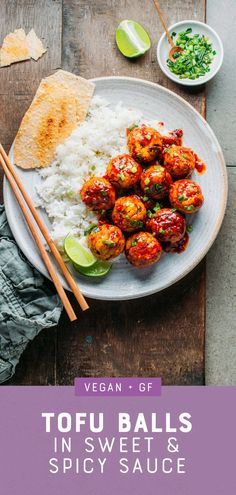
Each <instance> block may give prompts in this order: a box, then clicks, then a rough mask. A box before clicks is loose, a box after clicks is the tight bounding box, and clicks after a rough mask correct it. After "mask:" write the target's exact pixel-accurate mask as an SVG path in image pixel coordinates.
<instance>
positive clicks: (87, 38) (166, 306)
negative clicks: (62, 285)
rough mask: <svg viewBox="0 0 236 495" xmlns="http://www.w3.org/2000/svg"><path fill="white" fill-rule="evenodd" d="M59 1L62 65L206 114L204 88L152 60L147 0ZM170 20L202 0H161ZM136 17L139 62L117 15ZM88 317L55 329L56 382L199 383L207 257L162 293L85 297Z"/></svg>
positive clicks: (155, 28) (199, 11) (190, 12)
mask: <svg viewBox="0 0 236 495" xmlns="http://www.w3.org/2000/svg"><path fill="white" fill-rule="evenodd" d="M143 6H144V2H143V1H142V0H138V1H135V2H130V1H124V0H121V1H119V2H116V1H109V2H108V1H104V0H96V2H92V1H90V2H88V1H85V0H80V1H76V0H65V1H64V2H63V36H62V63H63V68H65V69H67V70H71V71H73V72H75V73H77V74H80V75H82V76H84V77H87V78H90V77H96V76H106V75H119V76H122V75H124V76H133V77H139V78H141V79H148V80H151V81H154V82H157V83H159V84H162V85H164V86H166V87H168V88H170V89H172V90H174V91H176V92H177V93H178V94H180V95H181V96H182V97H184V98H185V99H186V100H188V101H189V102H190V103H191V104H192V105H194V106H195V108H196V109H197V110H199V111H200V112H201V113H202V114H203V115H204V114H205V93H204V89H203V88H200V90H199V89H198V90H197V92H196V90H195V91H192V92H189V91H186V90H185V89H183V88H182V87H180V86H177V85H175V84H174V83H173V82H171V81H169V80H168V79H167V78H166V77H165V76H164V75H163V74H162V73H161V71H160V69H159V67H158V64H157V62H156V44H157V40H158V38H159V36H160V35H161V33H162V28H161V26H160V23H159V21H158V18H157V14H156V12H155V10H154V7H153V4H152V1H150V2H145V8H143ZM161 6H162V8H163V12H164V15H165V17H166V19H167V23H168V24H170V23H173V22H176V21H178V20H181V19H186V18H195V19H199V20H204V17H205V2H204V1H203V0H199V1H197V2H195V1H187V2H182V1H181V0H177V1H167V2H164V1H163V2H162V5H161ZM124 18H127V19H135V20H137V21H139V22H140V23H141V24H142V25H143V26H144V27H145V28H146V29H147V30H148V32H149V33H150V35H151V39H152V49H151V50H150V52H148V53H147V54H146V55H145V56H144V57H142V58H141V59H138V60H137V61H129V60H127V59H125V58H124V57H123V56H122V55H121V54H120V53H119V52H118V50H117V47H116V44H115V41H114V33H115V29H116V26H117V24H118V23H119V21H120V20H122V19H124ZM89 304H90V308H91V309H90V313H89V315H88V314H87V315H81V316H80V319H79V322H78V323H76V324H74V325H73V327H70V329H69V328H68V332H66V333H65V328H66V327H68V325H67V322H66V319H65V317H63V320H62V321H61V324H60V326H59V329H58V349H57V362H58V365H57V383H58V384H67V383H73V379H74V377H75V376H106V375H108V376H157V375H158V376H161V377H162V379H163V382H164V383H166V384H202V383H203V382H204V310H205V263H204V262H203V263H202V264H201V265H200V266H199V267H197V269H196V270H195V271H194V272H193V273H192V274H191V275H190V276H189V277H187V278H186V279H185V280H184V281H182V282H181V283H180V284H179V285H178V286H175V287H172V288H171V289H170V290H167V291H165V292H164V293H163V294H156V295H154V296H151V297H148V298H144V299H141V300H136V301H129V302H124V303H122V304H120V303H112V302H106V303H103V302H97V301H90V303H89Z"/></svg>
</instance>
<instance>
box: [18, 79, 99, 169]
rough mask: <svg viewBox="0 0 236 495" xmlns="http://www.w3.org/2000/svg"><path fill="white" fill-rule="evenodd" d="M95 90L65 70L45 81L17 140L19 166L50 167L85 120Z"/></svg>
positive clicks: (87, 82)
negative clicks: (57, 151) (58, 150)
mask: <svg viewBox="0 0 236 495" xmlns="http://www.w3.org/2000/svg"><path fill="white" fill-rule="evenodd" d="M94 87H95V86H94V84H93V83H91V82H90V81H87V80H86V79H83V78H81V77H79V76H75V75H74V74H71V73H70V72H65V71H63V70H59V71H57V72H56V73H55V74H53V75H52V76H49V77H46V78H45V79H43V80H42V82H41V84H40V86H39V88H38V90H37V92H36V95H35V97H34V100H33V102H32V104H31V106H30V108H29V110H28V111H27V112H26V114H25V116H24V117H23V120H22V122H21V125H20V128H19V131H18V133H17V136H16V140H15V146H14V159H15V163H16V165H18V166H19V167H21V168H24V169H30V168H38V167H47V166H48V165H50V164H51V163H52V162H53V160H54V159H55V150H56V147H57V146H58V144H61V143H63V142H64V141H65V139H66V138H67V137H69V136H70V134H71V133H72V131H73V130H74V129H75V128H76V127H77V126H78V125H79V124H80V123H82V122H83V121H84V120H85V118H86V115H87V112H88V109H89V105H90V101H91V98H92V95H93V91H94Z"/></svg>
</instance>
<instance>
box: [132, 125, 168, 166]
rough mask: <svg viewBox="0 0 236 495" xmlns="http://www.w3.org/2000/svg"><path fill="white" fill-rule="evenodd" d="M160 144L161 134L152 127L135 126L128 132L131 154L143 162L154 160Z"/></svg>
mask: <svg viewBox="0 0 236 495" xmlns="http://www.w3.org/2000/svg"><path fill="white" fill-rule="evenodd" d="M161 146H162V138H161V134H159V132H158V131H156V130H155V129H153V128H152V127H145V126H142V127H135V128H134V129H132V131H130V132H129V133H128V148H129V152H130V154H131V156H132V157H133V158H134V160H137V161H139V162H143V163H144V164H148V163H150V162H153V161H154V160H156V158H157V156H158V153H159V151H160V149H161Z"/></svg>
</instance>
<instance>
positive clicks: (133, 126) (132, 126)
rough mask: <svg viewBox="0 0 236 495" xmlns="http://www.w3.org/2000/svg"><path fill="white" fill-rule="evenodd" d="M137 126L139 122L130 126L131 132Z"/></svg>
mask: <svg viewBox="0 0 236 495" xmlns="http://www.w3.org/2000/svg"><path fill="white" fill-rule="evenodd" d="M135 127H138V125H137V124H132V125H131V126H130V127H128V131H129V132H131V131H132V130H133V129H135Z"/></svg>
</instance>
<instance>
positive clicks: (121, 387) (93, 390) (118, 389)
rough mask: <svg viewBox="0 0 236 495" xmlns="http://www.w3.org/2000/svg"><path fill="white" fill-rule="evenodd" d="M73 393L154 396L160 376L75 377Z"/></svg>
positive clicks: (82, 395) (158, 388) (105, 395)
mask: <svg viewBox="0 0 236 495" xmlns="http://www.w3.org/2000/svg"><path fill="white" fill-rule="evenodd" d="M75 394H76V395H80V396H81V397H98V396H103V397H109V396H110V397H119V396H129V397H135V396H137V397H139V396H141V397H143V396H148V397H156V396H160V395H161V378H107V377H106V378H75Z"/></svg>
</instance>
